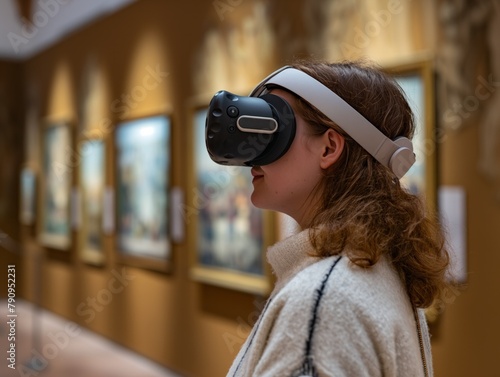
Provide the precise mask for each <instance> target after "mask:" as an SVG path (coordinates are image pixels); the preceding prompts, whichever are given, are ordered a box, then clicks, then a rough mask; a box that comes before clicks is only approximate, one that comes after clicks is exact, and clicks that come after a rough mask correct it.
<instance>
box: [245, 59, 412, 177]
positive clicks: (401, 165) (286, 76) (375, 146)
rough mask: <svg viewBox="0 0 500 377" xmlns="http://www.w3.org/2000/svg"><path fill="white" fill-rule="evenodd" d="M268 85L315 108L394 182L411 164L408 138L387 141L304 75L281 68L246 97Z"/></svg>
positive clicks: (410, 143)
mask: <svg viewBox="0 0 500 377" xmlns="http://www.w3.org/2000/svg"><path fill="white" fill-rule="evenodd" d="M270 84H274V85H278V86H281V87H283V88H285V89H288V90H289V91H291V92H292V93H295V94H296V95H298V96H299V97H301V98H303V99H304V100H306V101H307V102H309V103H310V104H311V105H313V106H314V107H316V108H317V109H318V110H319V111H321V112H322V113H323V114H325V115H326V116H327V117H328V118H330V120H332V121H333V122H335V124H337V125H338V126H339V127H341V128H342V129H343V130H344V131H345V132H346V133H347V134H348V135H349V136H350V137H352V138H353V139H354V140H355V141H356V142H357V143H358V144H359V145H361V146H362V147H363V148H364V149H365V150H366V151H367V152H368V153H370V154H371V155H372V156H373V157H374V158H375V159H376V160H377V161H379V162H380V163H381V164H382V165H384V166H386V167H388V168H389V169H391V171H392V172H393V173H394V174H395V175H396V176H397V177H398V178H401V177H403V176H404V175H405V174H406V172H407V171H408V170H409V169H410V168H411V166H412V165H413V164H414V163H415V154H414V153H413V145H412V142H411V141H410V140H409V139H408V138H406V137H398V138H396V139H395V140H391V139H389V138H388V137H387V136H385V135H384V134H383V133H382V132H381V131H380V130H379V129H378V128H377V127H375V126H374V125H373V124H372V123H370V122H369V121H368V120H367V119H366V118H365V117H363V115H361V114H360V113H358V112H357V111H356V110H355V109H354V108H353V107H352V106H351V105H349V104H348V103H347V102H346V101H344V100H343V99H342V98H341V97H339V96H338V95H337V94H336V93H334V92H332V91H331V90H330V89H329V88H328V87H326V86H325V85H323V84H322V83H321V82H319V81H318V80H316V79H315V78H313V77H311V76H309V75H308V74H307V73H305V72H302V71H300V70H298V69H295V68H292V67H290V66H285V67H283V68H281V69H279V70H277V71H276V72H274V73H272V74H271V75H269V76H268V77H267V78H265V79H264V80H263V81H262V82H261V83H260V84H259V85H257V86H256V87H255V89H254V90H253V91H252V93H250V96H251V97H258V96H260V95H261V94H263V93H264V91H266V89H267V88H266V86H267V85H270Z"/></svg>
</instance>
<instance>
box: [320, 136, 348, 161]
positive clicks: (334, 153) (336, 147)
mask: <svg viewBox="0 0 500 377" xmlns="http://www.w3.org/2000/svg"><path fill="white" fill-rule="evenodd" d="M322 141H323V154H322V155H321V161H320V166H321V169H328V168H329V167H330V166H332V165H333V164H334V163H335V162H336V161H337V160H338V159H339V158H340V155H341V154H342V151H343V150H344V144H345V138H344V137H343V136H342V135H341V134H339V133H338V132H337V131H335V130H334V129H332V128H330V129H328V130H327V131H326V132H325V133H324V134H323V136H322Z"/></svg>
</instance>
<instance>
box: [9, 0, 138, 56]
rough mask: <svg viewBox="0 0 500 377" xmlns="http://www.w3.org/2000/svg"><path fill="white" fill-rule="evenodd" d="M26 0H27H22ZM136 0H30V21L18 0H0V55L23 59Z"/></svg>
mask: <svg viewBox="0 0 500 377" xmlns="http://www.w3.org/2000/svg"><path fill="white" fill-rule="evenodd" d="M25 1H26V0H25ZM134 1H136V0H104V1H103V0H32V3H31V8H32V9H31V14H32V15H33V18H32V21H31V22H30V23H27V22H26V18H24V17H22V16H21V15H20V14H21V12H20V11H19V7H18V3H21V1H19V0H0V59H4V60H25V59H28V58H30V57H32V56H33V55H35V54H37V53H39V52H40V51H43V50H44V49H46V48H48V47H50V46H51V45H53V44H55V43H56V42H58V41H59V40H61V39H63V38H64V37H65V36H66V35H68V34H69V33H71V32H73V31H75V30H76V29H78V28H81V27H83V26H85V25H87V24H89V23H91V22H93V21H95V20H96V19H98V18H101V17H105V16H107V15H110V14H112V13H114V12H116V11H117V10H119V9H121V8H123V7H125V6H127V5H129V4H130V3H132V2H134Z"/></svg>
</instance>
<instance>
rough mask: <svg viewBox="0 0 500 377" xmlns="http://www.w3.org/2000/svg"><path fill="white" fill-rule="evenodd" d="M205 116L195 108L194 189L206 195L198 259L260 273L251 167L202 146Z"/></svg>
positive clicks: (259, 221)
mask: <svg viewBox="0 0 500 377" xmlns="http://www.w3.org/2000/svg"><path fill="white" fill-rule="evenodd" d="M205 118H206V109H202V110H199V111H198V112H196V115H195V139H196V140H195V143H196V170H195V171H196V178H197V192H198V193H199V194H200V195H201V196H202V197H204V198H206V201H205V202H204V203H203V205H200V206H199V207H200V208H199V214H198V260H199V263H200V264H201V265H203V266H207V267H219V268H224V269H230V270H235V271H239V272H244V273H250V274H257V275H263V273H264V270H263V266H264V262H263V259H262V258H263V255H262V248H263V238H264V237H263V211H262V210H259V209H257V208H255V207H254V206H253V205H252V203H251V201H250V195H251V193H252V190H253V189H252V175H251V174H250V168H248V167H241V166H238V167H236V166H229V167H228V166H222V165H218V164H216V163H215V162H213V161H212V159H211V158H210V156H209V154H208V152H207V148H206V146H205Z"/></svg>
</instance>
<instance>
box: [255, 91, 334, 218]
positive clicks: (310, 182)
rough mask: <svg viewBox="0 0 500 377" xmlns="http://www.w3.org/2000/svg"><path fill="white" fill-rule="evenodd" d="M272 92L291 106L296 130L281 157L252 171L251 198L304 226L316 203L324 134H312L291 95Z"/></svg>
mask: <svg viewBox="0 0 500 377" xmlns="http://www.w3.org/2000/svg"><path fill="white" fill-rule="evenodd" d="M271 93H272V94H274V95H277V96H280V97H282V98H283V99H285V100H286V101H287V102H288V103H289V104H290V105H291V106H292V108H293V109H294V113H295V121H296V127H297V129H296V134H295V138H294V140H293V142H292V144H291V146H290V149H289V150H288V151H287V152H286V153H285V154H284V155H283V156H282V157H281V158H279V159H278V160H277V161H275V162H273V163H271V164H269V165H264V166H255V167H253V168H252V175H253V181H252V183H253V187H254V190H253V193H252V197H251V199H252V203H253V204H254V205H255V206H256V207H259V208H264V209H270V210H274V211H279V212H283V213H286V214H287V215H289V216H291V217H293V218H294V219H295V221H297V222H298V223H299V224H300V225H301V226H303V227H304V226H306V225H307V221H308V220H310V215H311V210H312V208H313V207H314V205H315V204H316V201H317V199H316V198H314V197H313V190H314V188H315V187H316V186H317V185H318V184H319V182H320V180H321V178H322V168H321V158H322V156H323V154H324V148H325V146H324V140H323V139H324V137H323V136H324V135H319V136H318V135H316V136H314V135H312V134H311V131H310V128H309V126H308V125H307V124H306V122H305V121H304V120H303V119H302V118H301V117H300V116H299V115H298V113H297V111H296V106H295V98H294V97H293V95H291V94H290V93H288V92H286V91H284V90H281V89H275V90H272V91H271Z"/></svg>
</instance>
